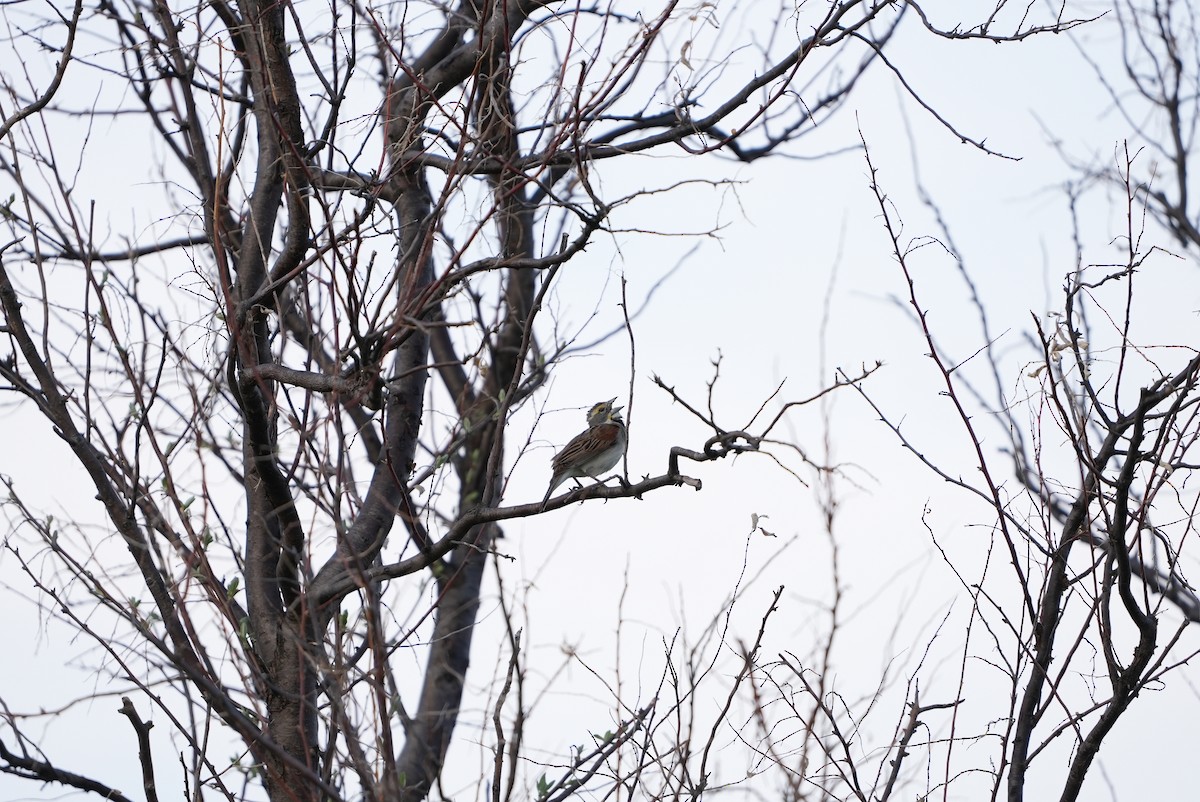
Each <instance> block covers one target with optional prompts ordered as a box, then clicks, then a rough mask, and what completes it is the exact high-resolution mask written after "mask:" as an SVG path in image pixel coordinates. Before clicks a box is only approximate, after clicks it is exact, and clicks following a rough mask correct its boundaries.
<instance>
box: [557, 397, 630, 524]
mask: <svg viewBox="0 0 1200 802" xmlns="http://www.w3.org/2000/svg"><path fill="white" fill-rule="evenodd" d="M616 400H617V399H615V398H613V399H611V400H609V401H601V402H600V403H598V404H593V405H592V408H591V409H589V410H588V414H587V421H588V428H587V431H585V432H583V433H581V434H578V435H576V436H575V437H574V438H573V439H572V440H571V442H569V443H567V445H566V447H564V448H563V450H562V451H560V452H558V454H556V455H555V457H554V459H553V460H552V461H551V462H550V468H551V469H552V470H553V471H554V475H553V476H551V477H550V487H549V488H548V489H547V490H546V497H545V498H544V499H542V508H543V509H545V507H546V502H548V501H549V500H550V495H551V494H552V493H553V492H554V489H555V488H556V487H558V486H559V485H561V484H562V483H563V482H565V481H567V480H568V479H578V478H579V477H581V476H587V477H590V478H591V479H595V480H596V481H600V479H599V478H598V477H599V475H600V474H602V473H604V472H605V471H607V470H610V469H611V468H612V467H613V466H614V465H616V464H617V463H618V462H620V461H621V457H623V456H624V455H625V444H626V442H627V441H628V438H627V435H626V433H625V421H623V420H621V408H620V407H614V406H613V401H616Z"/></svg>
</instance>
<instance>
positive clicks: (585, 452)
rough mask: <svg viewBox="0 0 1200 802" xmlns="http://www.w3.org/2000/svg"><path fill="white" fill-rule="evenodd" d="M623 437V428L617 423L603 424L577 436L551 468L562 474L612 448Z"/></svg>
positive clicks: (565, 447)
mask: <svg viewBox="0 0 1200 802" xmlns="http://www.w3.org/2000/svg"><path fill="white" fill-rule="evenodd" d="M620 435H621V427H620V426H618V425H617V424H615V423H602V424H600V425H599V426H593V427H592V428H590V429H588V430H587V431H586V432H583V433H582V434H578V435H576V436H575V438H574V439H573V440H571V442H569V443H567V444H566V446H564V447H563V450H562V451H560V452H558V454H556V455H555V456H554V459H553V460H552V461H551V462H550V467H551V469H552V470H553V471H554V473H556V474H557V473H560V472H562V471H564V470H566V469H567V468H569V467H570V466H572V465H578V464H579V463H581V462H586V461H587V459H588V458H589V457H592V456H594V455H596V454H599V453H601V452H602V451H604V450H605V449H608V448H611V447H612V445H613V443H615V442H617V438H618V437H620Z"/></svg>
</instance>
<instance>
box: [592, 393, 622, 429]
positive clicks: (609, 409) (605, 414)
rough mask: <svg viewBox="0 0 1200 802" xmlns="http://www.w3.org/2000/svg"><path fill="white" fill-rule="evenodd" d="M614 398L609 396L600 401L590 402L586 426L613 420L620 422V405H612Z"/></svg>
mask: <svg viewBox="0 0 1200 802" xmlns="http://www.w3.org/2000/svg"><path fill="white" fill-rule="evenodd" d="M616 400H617V399H615V398H610V399H609V400H608V401H600V402H598V403H595V404H592V408H591V409H589V410H588V415H587V419H588V426H599V425H600V424H602V423H611V422H613V421H617V422H621V407H619V406H613V402H614V401H616Z"/></svg>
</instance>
